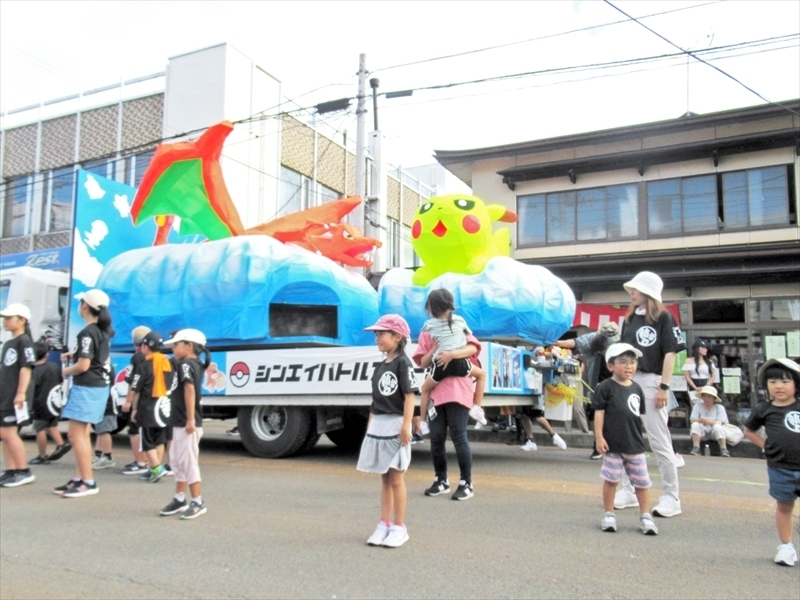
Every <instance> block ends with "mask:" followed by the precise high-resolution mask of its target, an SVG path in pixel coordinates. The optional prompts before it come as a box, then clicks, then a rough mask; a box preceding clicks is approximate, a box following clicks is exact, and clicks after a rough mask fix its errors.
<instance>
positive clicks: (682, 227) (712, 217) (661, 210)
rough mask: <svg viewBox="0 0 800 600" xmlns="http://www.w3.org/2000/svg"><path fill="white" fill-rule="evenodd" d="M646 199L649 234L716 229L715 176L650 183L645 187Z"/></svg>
mask: <svg viewBox="0 0 800 600" xmlns="http://www.w3.org/2000/svg"><path fill="white" fill-rule="evenodd" d="M647 199H648V230H649V232H650V234H651V235H665V234H681V233H684V232H686V233H690V232H694V231H716V229H717V182H716V176H715V175H703V176H701V177H683V178H680V179H666V180H663V181H652V182H650V183H648V184H647Z"/></svg>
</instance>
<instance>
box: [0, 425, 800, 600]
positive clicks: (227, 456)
mask: <svg viewBox="0 0 800 600" xmlns="http://www.w3.org/2000/svg"><path fill="white" fill-rule="evenodd" d="M229 426H230V425H226V424H223V423H211V424H210V425H209V426H208V427H207V434H208V435H207V437H206V439H205V440H204V442H203V444H202V446H201V467H202V470H203V477H204V493H203V497H204V500H205V501H206V504H207V505H208V513H207V514H206V515H204V516H202V517H200V518H198V519H196V520H193V521H180V520H179V519H178V518H176V517H159V516H158V510H159V509H160V508H161V507H162V506H164V505H165V504H167V502H168V501H169V500H170V498H171V495H172V492H173V488H172V486H173V482H172V480H171V479H168V478H167V479H164V480H162V482H160V483H157V484H148V483H144V482H140V481H138V480H136V478H135V477H123V476H122V475H120V474H119V470H120V467H121V466H122V464H123V463H124V462H127V461H128V460H129V457H128V455H129V452H126V451H125V450H126V445H127V440H126V438H125V437H124V436H119V437H118V439H117V440H115V452H116V456H115V458H116V460H117V465H118V466H117V468H116V469H113V470H107V471H101V472H98V473H97V479H98V482H99V486H100V488H101V491H100V493H99V494H98V495H96V496H90V497H87V498H82V499H73V500H64V499H61V498H58V497H56V496H55V495H53V494H52V493H51V490H52V488H53V487H55V486H57V485H60V484H63V483H64V482H66V481H67V479H69V477H70V476H71V475H72V472H73V469H74V462H73V460H72V458H71V456H69V455H68V456H67V457H65V458H64V459H62V460H61V461H60V462H58V463H54V464H51V465H47V466H41V467H38V468H36V470H35V473H36V476H37V480H36V482H35V483H33V484H32V485H28V486H24V487H21V488H16V489H2V490H0V597H2V598H227V597H231V598H241V597H244V598H367V597H368V598H396V597H403V598H405V597H409V598H416V597H424V598H451V597H458V598H517V597H519V598H539V597H540V598H643V597H646V598H676V597H681V598H755V597H760V598H791V599H795V600H796V599H798V598H800V568H798V567H795V568H787V567H779V566H777V565H775V564H774V563H773V562H772V558H773V556H774V552H775V548H776V546H777V543H778V540H777V536H776V532H775V526H774V516H773V515H774V503H773V501H772V500H771V499H770V498H769V496H768V493H767V485H766V483H767V476H766V465H765V464H764V462H763V461H760V460H754V459H737V458H733V459H723V458H716V457H709V458H706V457H687V459H686V460H687V466H686V467H685V468H684V469H681V471H680V476H681V478H680V480H681V486H682V492H681V493H682V501H683V509H684V514H683V515H681V516H679V517H676V518H672V519H657V524H658V526H659V528H660V534H659V535H658V536H657V537H649V536H644V535H642V534H641V533H640V532H639V530H638V515H637V513H636V512H635V511H632V509H627V510H624V511H618V522H619V531H618V532H617V533H603V532H601V531H600V528H599V523H600V519H601V517H602V515H603V511H602V503H601V499H600V479H599V477H598V473H599V463H598V462H594V461H589V460H587V456H588V452H587V451H586V450H585V449H574V450H573V449H570V450H567V451H565V452H562V451H560V450H558V449H556V448H553V447H542V446H540V449H539V451H538V452H532V453H526V452H521V451H520V450H519V448H518V447H509V446H505V445H502V444H488V443H478V444H473V452H474V454H475V466H474V482H475V497H474V498H472V499H470V500H468V501H465V502H453V501H451V500H450V498H449V496H439V497H436V498H427V497H425V496H424V495H423V494H422V491H423V490H424V489H425V488H426V487H427V486H428V485H430V482H431V480H432V469H431V466H430V452H429V450H428V444H427V442H426V443H425V444H420V445H417V446H414V452H413V461H412V466H411V469H410V470H409V472H408V474H407V476H406V482H407V484H408V488H409V506H408V518H407V525H408V528H409V534H410V537H411V539H410V541H409V542H408V543H407V544H406V545H405V546H403V547H402V548H399V549H385V548H372V547H369V546H367V545H366V543H365V542H366V538H367V537H368V536H369V535H370V534H371V533H372V531H373V529H374V527H375V524H376V522H377V520H378V516H379V499H380V498H379V489H380V482H379V478H378V477H377V476H373V475H367V474H363V473H358V472H357V471H356V470H355V463H356V459H357V455H356V453H354V452H344V451H341V450H339V449H337V448H335V447H334V446H333V445H331V444H329V443H325V441H324V440H325V439H326V438H323V442H322V443H321V444H320V445H319V446H318V448H317V449H316V450H314V451H313V452H312V453H311V454H309V455H307V456H303V457H299V458H293V459H283V460H264V459H257V458H253V457H251V456H249V455H248V454H247V453H246V452H245V451H244V449H243V448H242V447H241V445H240V444H239V443H238V442H237V441H236V440H235V439H234V438H231V437H229V436H226V435H225V433H224V430H225V429H226V428H227V427H229ZM26 445H27V447H28V451H29V456H30V457H32V456H34V455H35V450H34V445H33V443H32V442H26ZM451 468H456V463H455V457H454V456H451ZM650 472H651V475H652V476H653V479H654V486H655V487H654V493H653V496H654V497H656V498H655V499H657V496H658V493H659V490H660V480H659V478H658V469H657V468H656V466H655V463H654V462H651V468H650ZM457 475H458V474H457V470H455V471H453V472H452V473H451V475H450V480H451V484H453V483H455V480H456V479H457ZM796 522H797V521H796ZM795 531H796V533H795V543H797V542H798V537H800V535H798V531H797V528H796V530H795Z"/></svg>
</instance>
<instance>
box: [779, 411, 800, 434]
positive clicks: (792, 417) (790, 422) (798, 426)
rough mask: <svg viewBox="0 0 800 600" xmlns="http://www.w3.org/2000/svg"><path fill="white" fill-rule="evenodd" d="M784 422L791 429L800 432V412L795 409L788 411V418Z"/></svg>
mask: <svg viewBox="0 0 800 600" xmlns="http://www.w3.org/2000/svg"><path fill="white" fill-rule="evenodd" d="M783 423H784V425H786V429H788V430H789V431H791V432H793V433H800V412H797V411H796V410H793V411H792V412H790V413H786V418H785V419H784V420H783Z"/></svg>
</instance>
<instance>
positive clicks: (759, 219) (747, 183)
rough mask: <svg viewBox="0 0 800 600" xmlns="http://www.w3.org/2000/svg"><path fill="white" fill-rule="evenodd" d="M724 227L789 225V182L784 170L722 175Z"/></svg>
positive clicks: (784, 168)
mask: <svg viewBox="0 0 800 600" xmlns="http://www.w3.org/2000/svg"><path fill="white" fill-rule="evenodd" d="M722 198H723V204H724V208H725V227H726V228H727V229H734V228H740V227H760V226H763V225H787V224H789V222H790V220H789V178H788V176H787V168H786V167H785V166H779V167H769V168H766V169H750V170H748V171H738V172H735V173H725V174H723V175H722Z"/></svg>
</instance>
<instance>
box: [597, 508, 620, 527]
mask: <svg viewBox="0 0 800 600" xmlns="http://www.w3.org/2000/svg"><path fill="white" fill-rule="evenodd" d="M600 529H602V530H603V531H616V530H617V517H616V516H615V515H614V513H613V512H607V513H606V514H605V515H603V520H602V521H601V522H600Z"/></svg>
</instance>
